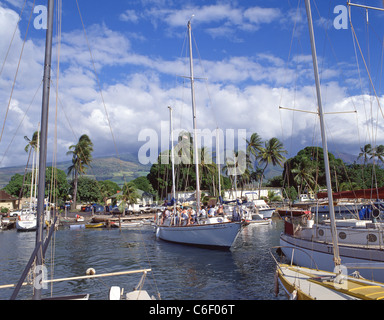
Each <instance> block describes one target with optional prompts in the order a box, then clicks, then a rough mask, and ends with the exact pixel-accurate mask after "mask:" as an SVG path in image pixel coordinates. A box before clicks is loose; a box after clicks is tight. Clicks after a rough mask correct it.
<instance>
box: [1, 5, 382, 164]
mask: <svg viewBox="0 0 384 320" xmlns="http://www.w3.org/2000/svg"><path fill="white" fill-rule="evenodd" d="M78 2H79V6H80V10H81V14H82V18H83V21H84V24H85V28H86V33H87V36H88V40H89V44H90V47H91V51H92V56H93V58H94V62H95V67H96V70H97V76H96V75H95V73H94V69H93V66H92V61H91V59H90V54H89V51H88V46H87V42H86V39H85V37H84V31H83V28H82V25H81V20H80V18H79V14H78V10H77V5H76V1H75V0H65V1H63V5H62V25H61V28H62V42H61V50H60V61H61V64H60V74H59V101H60V103H59V107H58V115H59V119H58V142H57V145H58V160H70V158H69V157H67V156H65V153H66V152H67V150H68V147H69V146H70V145H72V144H74V143H75V142H76V141H77V139H78V138H79V137H80V136H81V135H82V134H84V133H86V134H88V135H89V136H90V138H91V140H92V141H93V142H94V144H95V148H94V149H95V151H94V155H95V156H102V155H109V154H113V153H115V151H116V148H117V150H118V152H119V153H125V152H131V153H133V154H137V153H138V150H139V148H140V147H141V146H142V145H143V143H144V142H142V141H138V137H139V135H140V132H142V131H143V130H147V129H148V130H152V131H154V132H157V134H158V139H159V141H160V139H161V137H160V135H161V122H162V121H168V119H169V115H168V108H167V106H168V105H171V106H172V107H173V108H174V113H175V115H174V119H175V126H176V127H179V128H185V129H188V130H191V127H192V122H191V108H190V91H189V90H190V88H189V83H188V80H185V79H184V78H182V77H180V76H188V75H189V63H188V59H187V56H186V48H187V47H186V43H185V41H186V31H187V28H186V26H187V22H188V20H189V19H190V18H191V16H192V14H194V18H193V19H192V28H193V37H194V42H195V43H196V44H197V47H194V57H195V76H196V77H200V78H207V81H203V80H199V81H197V82H196V99H197V112H198V127H199V128H201V129H209V130H214V129H215V128H216V127H220V128H222V129H223V130H226V129H233V130H235V131H236V130H240V129H245V130H247V135H248V136H250V135H251V134H252V133H253V132H257V133H258V134H259V135H260V136H261V137H262V138H263V139H264V140H267V139H270V138H272V137H278V138H279V139H281V141H283V143H284V145H285V147H286V149H287V150H288V151H289V155H290V156H291V155H294V154H296V152H297V151H298V150H300V149H301V148H303V147H305V146H308V145H320V140H319V132H318V130H319V129H318V121H317V118H316V116H314V115H312V114H304V113H298V112H291V111H287V110H279V106H280V105H281V106H284V107H288V108H297V109H306V110H310V111H315V110H316V97H315V91H314V90H315V89H314V80H313V69H312V60H311V55H310V43H309V38H308V28H307V20H306V15H305V7H304V3H303V1H298V0H269V1H260V0H259V1H255V0H254V1H197V0H191V1H172V0H169V1H168V0H136V1H128V0H126V1H125V0H124V1H123V0H114V1H100V0H93V1H91V0H78ZM356 2H359V3H361V4H368V5H372V6H379V7H382V1H381V0H377V1H376V0H372V1H365V0H360V1H356ZM31 3H32V1H27V5H26V7H25V9H24V12H23V14H22V17H21V21H20V24H19V25H18V26H17V20H18V15H19V13H20V10H21V8H22V6H23V4H24V0H12V1H11V0H1V1H0V67H1V66H2V65H3V61H4V58H5V56H6V52H7V49H8V47H9V45H10V42H11V38H12V35H13V32H14V30H15V27H16V26H17V27H16V33H15V37H14V39H13V42H12V46H11V50H10V54H9V55H8V58H7V60H6V61H5V64H4V69H3V72H2V73H1V74H0V104H1V106H2V107H1V108H0V119H1V125H2V126H3V121H4V120H3V119H4V118H6V122H5V126H4V133H3V136H2V138H1V141H0V166H11V165H23V164H25V163H26V160H27V154H26V153H25V152H24V146H25V144H26V142H25V140H24V136H29V137H31V136H32V134H33V132H34V131H35V130H36V128H37V125H38V122H39V119H40V114H39V112H40V111H39V110H40V108H41V91H38V89H39V84H40V81H41V79H42V70H43V57H44V37H45V31H44V30H37V29H35V28H34V27H33V23H32V25H31V27H30V29H29V32H28V36H27V42H26V43H25V47H24V51H23V57H22V58H23V59H22V63H21V64H20V68H19V73H18V75H17V82H16V86H15V90H14V92H13V96H12V99H11V101H10V104H9V98H10V92H11V89H12V84H13V79H14V77H15V71H16V68H17V64H18V59H19V56H20V50H21V48H22V44H23V39H24V36H25V33H26V28H27V24H28V18H29V15H30V12H31V7H32V4H31ZM36 5H46V1H41V0H36ZM337 5H342V6H345V1H342V0H340V1H339V0H333V1H325V0H321V1H319V0H318V1H316V4H315V2H312V13H313V19H314V25H315V35H316V44H317V52H318V56H319V68H320V72H321V80H322V89H323V90H322V92H323V99H324V105H325V109H326V111H328V112H331V111H332V112H339V111H346V110H357V115H356V114H343V115H327V116H326V117H327V118H326V119H327V129H328V136H329V144H330V150H332V151H334V152H335V153H336V151H339V152H345V153H351V154H358V152H359V148H360V147H361V146H363V145H364V144H366V143H372V144H384V126H383V125H382V123H383V120H384V119H383V117H382V115H381V111H380V109H379V106H378V104H377V100H376V98H375V97H374V95H373V91H372V88H370V85H369V82H368V80H367V72H366V70H365V67H364V64H363V62H362V59H361V56H360V53H359V52H358V51H356V52H357V57H358V60H357V61H358V63H357V62H356V55H355V48H357V47H356V46H354V43H353V37H352V32H351V30H352V28H351V25H350V23H349V22H348V23H347V28H346V29H339V30H338V29H336V28H335V27H334V21H335V19H336V18H337V17H339V14H340V13H339V12H337V13H334V8H335V7H336V6H337ZM36 17H37V14H33V16H32V19H35V18H36ZM368 17H369V27H368V28H367V25H366V21H365V19H366V16H365V10H363V9H358V8H352V22H353V26H354V27H355V30H356V34H357V37H358V40H359V44H360V45H361V48H362V51H363V54H364V57H365V59H366V61H367V64H369V70H370V71H371V73H372V77H373V81H374V83H375V86H376V87H375V89H376V91H377V94H378V101H380V102H382V99H381V95H382V92H381V91H382V90H381V87H382V81H381V78H382V73H381V61H382V59H381V57H382V56H381V55H382V39H383V30H384V28H383V21H384V20H383V18H384V16H383V14H382V13H380V12H374V11H369V15H368ZM356 50H358V49H356ZM54 52H55V56H54V58H53V59H54V64H53V66H52V69H53V77H52V79H53V81H54V85H53V87H52V93H51V114H50V121H51V122H52V123H53V121H54V109H55V104H56V94H55V86H56V75H57V66H56V61H57V54H56V52H57V34H56V32H55V43H54ZM98 80H99V81H100V85H101V88H102V95H101V94H100V90H99V86H98ZM35 93H36V97H35V99H33V97H34V95H35ZM102 100H104V104H103V102H102ZM8 104H9V105H10V107H9V111H8V114H7V115H6V110H7V106H8ZM29 106H30V107H29ZM28 107H29V109H28ZM380 107H381V105H380ZM27 109H28V111H27ZM106 114H108V116H109V120H110V123H111V124H112V131H113V135H114V137H115V141H116V148H115V146H114V143H113V140H112V136H111V132H110V128H109V125H108V122H107V116H106ZM50 130H51V131H50V133H52V132H53V129H50ZM52 135H53V134H52ZM52 135H51V136H52ZM52 139H53V138H50V141H49V145H50V146H51V145H53V140H52ZM159 144H160V143H159ZM50 148H51V149H52V147H50ZM51 149H50V150H49V152H48V157H50V154H51V152H52V151H51ZM336 155H337V154H336Z"/></svg>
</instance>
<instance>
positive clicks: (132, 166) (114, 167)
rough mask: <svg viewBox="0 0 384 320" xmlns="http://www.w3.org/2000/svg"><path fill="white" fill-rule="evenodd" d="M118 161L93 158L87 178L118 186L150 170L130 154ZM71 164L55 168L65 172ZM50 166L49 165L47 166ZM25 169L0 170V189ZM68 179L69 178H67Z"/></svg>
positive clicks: (62, 164)
mask: <svg viewBox="0 0 384 320" xmlns="http://www.w3.org/2000/svg"><path fill="white" fill-rule="evenodd" d="M119 158H120V159H118V158H117V157H115V156H110V157H100V158H93V161H92V164H91V166H92V167H91V168H90V169H89V170H88V171H87V175H86V176H87V177H92V178H94V179H96V180H99V181H101V180H111V181H114V182H116V183H117V184H119V185H123V184H124V182H128V181H131V180H133V179H135V178H137V177H140V176H146V175H147V174H148V173H149V170H150V169H151V165H142V164H140V163H139V161H138V160H137V157H135V156H134V155H132V154H122V155H119ZM71 164H72V162H71V161H64V162H59V163H57V165H56V166H57V168H58V169H60V170H63V171H64V172H67V170H68V167H70V166H71ZM47 165H48V166H50V165H51V164H47ZM24 170H25V167H23V166H18V167H8V168H0V188H4V187H5V186H6V185H7V184H8V182H9V181H10V180H11V178H12V176H13V175H15V174H16V173H19V174H22V175H23V174H24ZM69 178H70V177H69Z"/></svg>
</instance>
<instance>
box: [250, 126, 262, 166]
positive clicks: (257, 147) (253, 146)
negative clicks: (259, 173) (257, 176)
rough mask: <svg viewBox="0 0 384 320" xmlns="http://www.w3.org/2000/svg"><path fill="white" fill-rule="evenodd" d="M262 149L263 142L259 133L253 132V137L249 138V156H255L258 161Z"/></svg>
mask: <svg viewBox="0 0 384 320" xmlns="http://www.w3.org/2000/svg"><path fill="white" fill-rule="evenodd" d="M262 149H263V143H262V141H261V137H260V136H259V135H258V134H257V133H253V134H252V135H251V138H250V139H249V140H247V157H248V158H249V160H250V159H251V158H253V159H254V161H256V160H257V159H258V157H259V154H260V152H261V150H262ZM252 169H253V168H252Z"/></svg>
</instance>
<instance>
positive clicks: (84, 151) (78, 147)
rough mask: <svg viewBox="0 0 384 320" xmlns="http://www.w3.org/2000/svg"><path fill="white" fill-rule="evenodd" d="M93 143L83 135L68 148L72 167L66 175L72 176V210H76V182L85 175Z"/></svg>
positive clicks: (90, 159) (90, 158)
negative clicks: (80, 176)
mask: <svg viewBox="0 0 384 320" xmlns="http://www.w3.org/2000/svg"><path fill="white" fill-rule="evenodd" d="M92 151H93V143H92V141H91V139H90V138H89V137H88V136H87V135H86V134H83V135H82V136H81V137H80V139H79V142H78V143H77V144H75V145H72V146H70V147H69V151H68V152H67V155H72V165H71V166H70V167H69V168H68V175H69V174H71V173H72V176H73V198H72V199H73V203H72V209H75V208H76V200H77V182H78V179H79V175H82V174H84V173H86V171H87V169H88V168H89V167H90V163H91V161H92V155H91V153H92Z"/></svg>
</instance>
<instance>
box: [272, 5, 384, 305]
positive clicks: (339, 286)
mask: <svg viewBox="0 0 384 320" xmlns="http://www.w3.org/2000/svg"><path fill="white" fill-rule="evenodd" d="M305 7H306V12H307V18H308V27H309V34H310V39H311V49H312V59H313V68H314V74H315V82H316V93H317V102H318V110H319V117H320V128H321V138H322V144H323V152H324V165H325V175H326V181H327V195H328V200H329V207H330V233H331V238H332V241H331V243H330V253H332V256H333V267H334V269H333V271H324V270H321V269H319V267H318V266H317V264H316V261H314V260H313V259H311V258H312V257H311V255H309V258H310V259H311V266H310V267H303V266H300V265H293V261H294V256H295V255H296V254H297V252H301V249H300V248H298V247H296V246H295V245H293V246H290V247H289V250H290V253H291V255H290V256H289V257H290V258H291V263H290V264H282V263H277V269H276V277H275V290H276V293H277V292H278V289H279V286H280V285H281V286H282V287H283V289H284V291H285V292H286V293H287V295H288V296H289V297H290V298H291V299H311V300H321V299H326V300H339V299H340V300H349V299H364V300H366V299H376V300H382V299H384V283H382V282H375V281H371V280H365V279H363V278H361V277H359V276H358V275H357V276H356V277H353V276H349V275H348V267H352V268H353V269H352V270H356V267H358V266H357V265H356V264H357V263H356V262H357V261H356V260H355V259H354V260H353V262H354V264H353V265H352V266H348V264H346V263H344V258H343V257H342V256H340V250H339V249H340V247H339V243H338V234H337V228H336V221H335V211H334V207H333V194H332V188H331V177H330V169H329V159H328V147H327V138H326V134H325V123H324V113H323V107H322V100H321V90H320V81H319V73H318V65H317V56H316V46H315V40H314V31H313V24H312V14H311V6H310V0H305ZM280 249H281V250H284V249H285V247H284V246H281V247H280ZM341 258H343V259H341ZM342 261H343V265H342V264H341V262H342ZM276 262H277V261H276Z"/></svg>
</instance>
